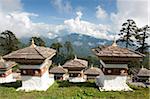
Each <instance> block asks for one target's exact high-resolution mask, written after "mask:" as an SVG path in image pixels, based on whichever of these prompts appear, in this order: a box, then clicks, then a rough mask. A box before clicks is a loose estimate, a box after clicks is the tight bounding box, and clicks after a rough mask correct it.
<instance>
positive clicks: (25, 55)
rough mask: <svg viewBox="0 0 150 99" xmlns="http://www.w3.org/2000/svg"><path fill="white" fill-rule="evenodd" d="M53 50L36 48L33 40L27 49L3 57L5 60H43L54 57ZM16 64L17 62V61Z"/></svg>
mask: <svg viewBox="0 0 150 99" xmlns="http://www.w3.org/2000/svg"><path fill="white" fill-rule="evenodd" d="M55 52H56V51H55V50H54V49H51V48H46V47H40V46H36V45H35V44H34V40H32V44H31V45H30V46H29V47H26V48H23V49H19V50H17V51H14V52H12V53H10V54H8V55H5V56H4V59H6V60H14V61H17V60H44V59H46V58H49V57H52V56H53V55H55ZM17 62H18V61H17Z"/></svg>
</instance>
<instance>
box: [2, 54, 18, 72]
mask: <svg viewBox="0 0 150 99" xmlns="http://www.w3.org/2000/svg"><path fill="white" fill-rule="evenodd" d="M15 65H16V63H15V62H12V61H5V60H3V58H2V57H0V70H7V69H9V68H12V67H13V66H15Z"/></svg>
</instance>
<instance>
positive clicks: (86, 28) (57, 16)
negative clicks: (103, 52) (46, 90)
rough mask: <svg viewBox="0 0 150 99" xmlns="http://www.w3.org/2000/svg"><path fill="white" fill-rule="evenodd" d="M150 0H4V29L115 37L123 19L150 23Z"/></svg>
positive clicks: (0, 0) (0, 9)
mask: <svg viewBox="0 0 150 99" xmlns="http://www.w3.org/2000/svg"><path fill="white" fill-rule="evenodd" d="M148 1H149V0H0V22H1V24H0V31H4V30H11V31H12V32H14V33H15V34H16V36H17V37H19V38H20V37H27V36H29V37H31V36H46V37H49V38H55V37H58V36H62V35H67V34H70V33H78V34H84V35H89V36H93V37H96V38H103V39H113V38H114V37H116V36H117V34H118V33H119V30H120V29H121V25H122V23H124V22H126V20H127V19H133V20H134V21H135V22H136V23H137V26H138V27H143V26H144V25H147V24H148V25H149V22H150V21H149V19H150V18H149V16H150V2H148Z"/></svg>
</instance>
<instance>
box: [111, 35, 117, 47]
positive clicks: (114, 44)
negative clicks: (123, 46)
mask: <svg viewBox="0 0 150 99" xmlns="http://www.w3.org/2000/svg"><path fill="white" fill-rule="evenodd" d="M112 46H114V47H116V46H117V43H116V38H115V37H114V40H113V43H112Z"/></svg>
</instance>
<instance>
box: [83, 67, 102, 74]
mask: <svg viewBox="0 0 150 99" xmlns="http://www.w3.org/2000/svg"><path fill="white" fill-rule="evenodd" d="M102 73H103V72H102V71H101V69H100V68H97V67H91V68H89V69H87V70H85V72H84V74H86V75H100V74H102Z"/></svg>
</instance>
